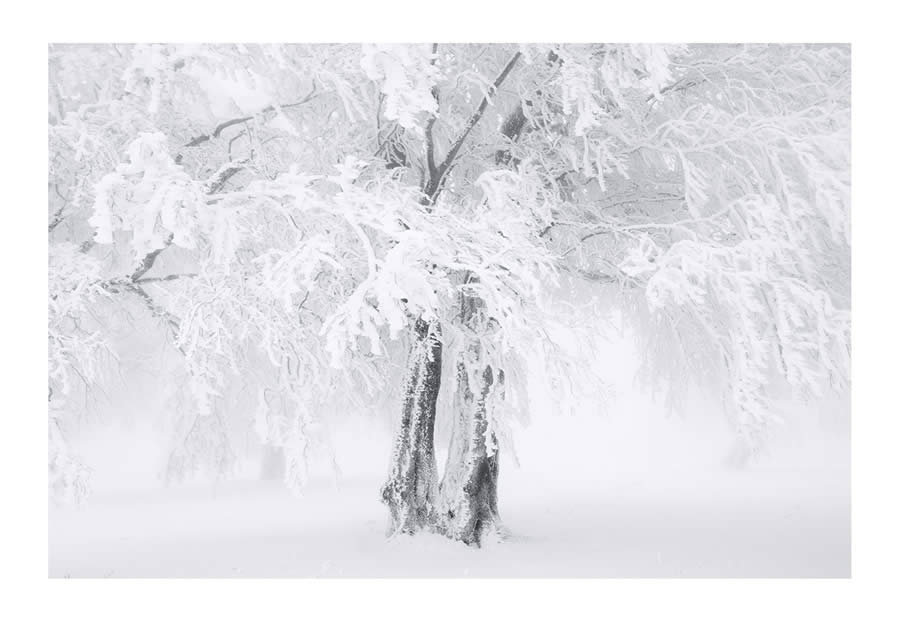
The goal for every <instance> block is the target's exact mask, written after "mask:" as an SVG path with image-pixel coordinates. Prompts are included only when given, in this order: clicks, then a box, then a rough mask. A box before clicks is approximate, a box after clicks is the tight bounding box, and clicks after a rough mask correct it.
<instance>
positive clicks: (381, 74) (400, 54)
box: [360, 44, 441, 134]
mask: <svg viewBox="0 0 900 622" xmlns="http://www.w3.org/2000/svg"><path fill="white" fill-rule="evenodd" d="M360 62H361V64H362V67H363V70H364V71H365V73H366V76H368V78H369V79H370V80H374V81H376V82H379V83H380V87H379V90H380V91H381V92H382V93H383V94H384V98H385V101H384V116H385V118H386V119H390V120H396V121H397V122H398V123H399V124H400V125H401V126H403V127H404V128H406V129H409V130H413V131H415V132H417V133H420V134H421V133H422V126H421V122H422V120H423V117H424V116H425V115H432V114H435V113H437V110H438V105H437V101H436V100H435V99H434V95H433V94H432V92H431V89H432V87H434V85H435V84H437V82H438V81H439V80H440V78H441V75H440V71H439V69H438V68H437V67H436V66H435V65H434V63H433V62H432V54H431V46H430V45H426V44H421V45H393V44H372V45H364V46H363V50H362V59H361V61H360Z"/></svg>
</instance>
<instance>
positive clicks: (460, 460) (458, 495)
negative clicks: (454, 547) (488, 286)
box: [441, 363, 502, 546]
mask: <svg viewBox="0 0 900 622" xmlns="http://www.w3.org/2000/svg"><path fill="white" fill-rule="evenodd" d="M457 373H458V374H459V376H458V382H459V398H460V400H459V402H460V407H459V410H458V412H457V414H456V419H455V421H454V426H453V432H452V436H451V439H450V452H449V454H448V456H447V468H446V471H445V473H444V479H443V481H442V482H441V520H442V523H443V527H444V531H445V534H446V535H447V537H449V538H452V539H453V540H460V541H462V542H465V543H466V544H468V545H471V546H481V543H482V541H483V540H484V538H485V536H487V535H489V534H494V535H499V534H500V533H501V532H502V525H501V523H500V513H499V512H498V510H497V482H498V477H499V474H500V460H499V458H500V455H499V452H498V447H497V437H496V435H495V434H494V432H493V430H491V429H490V423H489V420H488V417H489V415H488V408H487V400H488V397H489V395H490V392H491V391H492V390H493V389H494V372H493V370H492V368H491V366H490V365H484V366H483V367H481V368H480V369H478V370H477V371H476V372H475V374H474V378H472V379H470V375H469V373H467V370H466V369H465V368H464V365H463V364H462V363H460V364H459V368H458V372H457ZM472 380H474V382H472ZM498 380H499V379H498Z"/></svg>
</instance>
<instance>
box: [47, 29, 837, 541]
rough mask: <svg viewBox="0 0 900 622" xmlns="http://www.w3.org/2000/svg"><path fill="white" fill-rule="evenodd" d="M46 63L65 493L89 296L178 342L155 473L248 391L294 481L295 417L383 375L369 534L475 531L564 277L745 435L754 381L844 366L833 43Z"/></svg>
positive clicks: (65, 49) (194, 452) (474, 535)
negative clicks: (438, 439)
mask: <svg viewBox="0 0 900 622" xmlns="http://www.w3.org/2000/svg"><path fill="white" fill-rule="evenodd" d="M50 71H51V80H50V106H49V119H50V147H51V148H50V156H51V162H50V178H49V186H50V193H49V195H50V226H49V228H50V318H51V319H50V332H49V338H50V385H51V421H52V425H51V472H52V473H55V477H56V479H55V481H56V482H57V483H58V486H60V487H62V488H64V489H66V490H68V489H71V488H72V487H73V486H74V487H75V488H78V489H83V484H82V483H80V482H81V479H80V478H79V475H80V473H81V471H80V467H79V465H78V463H77V461H75V459H74V458H73V457H71V456H70V455H69V454H68V452H67V450H66V447H65V443H64V440H63V435H62V434H60V433H58V432H59V430H61V429H63V428H64V426H65V422H60V420H61V418H65V416H66V415H67V414H70V413H72V412H73V410H74V407H72V406H71V405H70V401H71V400H70V399H69V396H71V395H73V394H74V393H76V392H78V391H82V390H89V389H90V388H91V387H92V386H93V385H95V384H97V383H100V384H102V380H103V373H104V372H103V370H102V369H98V366H99V367H102V363H103V361H105V360H107V359H114V356H115V353H114V348H113V347H112V345H111V343H110V341H109V340H108V338H107V335H108V334H109V331H110V324H111V320H109V319H108V317H110V315H109V314H103V313H93V312H92V309H93V310H96V309H98V308H103V309H107V308H108V309H115V308H121V307H122V306H123V305H131V306H135V307H137V308H142V309H143V310H144V312H145V313H148V314H150V315H151V316H152V317H154V318H157V323H158V326H159V327H160V329H161V330H163V331H165V332H166V334H167V335H168V342H169V344H170V347H172V348H174V349H175V350H177V351H178V352H179V354H180V360H181V365H180V368H179V371H178V372H177V373H175V375H174V376H173V378H172V383H173V384H174V385H175V386H176V387H177V391H176V393H177V395H176V397H177V399H176V404H177V413H178V421H177V424H176V425H175V426H174V429H175V431H176V432H175V439H174V442H173V449H172V456H171V459H170V463H169V467H170V470H172V471H173V472H176V473H177V472H184V471H190V470H191V469H193V468H196V467H197V466H198V465H200V464H202V463H203V462H204V461H205V462H206V463H209V464H212V465H213V466H214V468H216V469H220V470H227V468H228V465H229V462H230V460H232V459H233V451H232V449H231V447H230V441H229V438H228V425H227V420H228V418H229V417H236V416H237V417H245V418H247V417H249V418H252V425H253V426H254V428H255V429H256V431H257V432H258V434H259V437H260V439H261V440H262V441H263V442H265V443H267V444H269V445H271V446H275V447H281V448H283V449H284V451H285V456H286V458H287V463H286V467H287V468H286V469H285V477H286V480H287V482H288V483H289V484H290V485H292V486H300V485H302V483H303V480H304V477H305V471H304V469H305V465H306V460H305V458H306V456H307V454H308V452H309V451H310V447H311V445H310V444H311V443H312V442H313V439H314V438H315V430H316V428H317V426H318V425H319V424H320V423H321V421H322V419H323V418H324V417H327V416H329V415H330V414H333V413H335V412H339V411H340V410H342V409H343V410H346V409H371V408H372V406H371V405H372V403H373V399H377V400H381V403H384V402H385V401H387V402H391V401H392V402H394V403H395V404H396V403H398V402H399V404H398V405H399V409H400V417H399V421H398V424H397V434H396V438H395V442H394V449H393V455H392V461H391V467H390V472H389V476H388V480H387V483H386V484H385V486H384V487H383V489H382V497H383V499H384V501H385V503H386V504H387V506H388V508H389V510H390V514H391V520H392V523H391V531H392V532H405V533H414V532H416V531H419V530H422V529H427V530H431V531H436V532H439V533H443V534H445V535H447V536H448V537H451V538H453V539H458V540H461V541H464V542H466V543H470V544H478V543H480V542H481V541H482V539H483V538H484V537H485V535H487V534H490V533H496V532H498V531H499V530H501V525H500V520H499V514H498V509H497V508H498V504H497V481H498V476H499V452H500V449H501V447H504V446H508V445H509V443H510V424H511V422H513V421H515V420H516V419H517V418H527V417H528V416H530V415H531V414H535V415H537V414H539V413H530V410H532V408H531V405H532V404H533V403H535V400H534V399H532V398H531V397H530V395H529V392H530V391H535V390H536V388H535V386H534V385H533V383H530V382H529V378H534V377H535V374H538V375H541V376H543V379H544V383H543V385H542V387H541V388H540V390H547V389H546V387H549V388H550V390H552V391H553V392H554V402H555V403H557V404H559V405H560V406H561V407H563V408H565V407H566V406H567V405H571V404H573V403H577V402H578V401H579V400H580V399H584V396H585V395H587V394H589V393H591V392H592V391H595V390H596V387H597V386H598V383H599V381H600V380H599V379H596V378H590V377H585V372H584V370H585V369H587V368H588V367H587V366H585V365H583V362H584V358H583V357H585V356H587V357H590V356H602V351H601V350H598V349H597V348H596V347H592V344H593V343H594V342H595V335H594V334H592V329H591V326H592V322H591V319H592V318H591V314H592V313H593V308H592V307H585V306H583V305H582V306H578V305H572V304H565V301H563V300H561V297H560V283H561V282H563V281H566V282H586V283H591V284H593V286H594V287H598V288H602V289H603V290H604V291H605V292H607V294H608V298H609V299H611V300H613V301H614V303H615V304H616V305H617V307H619V308H620V309H621V310H622V311H623V312H624V313H625V316H626V317H628V318H630V319H631V321H632V323H633V324H634V326H635V327H637V331H636V334H638V335H640V336H641V338H642V339H646V340H647V347H646V351H647V353H648V357H647V359H648V360H647V362H648V374H649V375H650V377H652V378H653V379H654V380H656V381H658V382H660V383H662V384H664V385H665V386H667V387H669V388H671V389H672V390H674V389H677V387H678V386H679V385H683V384H684V383H685V382H686V381H688V380H689V375H690V373H695V374H697V376H698V377H700V378H702V379H703V383H704V384H706V385H710V386H713V385H714V386H716V387H717V388H718V389H720V390H721V394H722V395H723V397H724V398H725V403H726V405H727V407H728V412H729V413H730V414H731V416H732V417H733V420H734V422H735V428H736V430H737V431H738V432H739V434H740V436H741V438H743V439H744V440H745V442H746V446H747V447H748V448H750V449H753V448H756V447H759V446H760V444H761V443H762V442H763V441H764V440H765V438H766V435H767V434H768V433H769V430H770V428H771V424H772V423H773V421H775V420H776V418H777V417H776V414H775V409H774V408H773V406H772V400H773V399H774V397H775V396H776V395H777V394H778V393H777V392H778V390H781V389H784V388H788V389H792V390H794V391H796V392H797V393H799V394H802V395H817V394H820V393H821V392H823V391H824V390H826V389H828V388H830V387H841V386H843V385H845V384H846V382H847V379H848V377H849V262H850V253H849V244H850V237H849V142H850V141H849V113H850V105H849V91H850V89H849V84H850V75H849V49H847V48H846V47H842V46H825V45H822V46H819V45H700V46H683V45H678V46H674V45H673V46H669V45H607V44H596V45H444V44H421V45H362V46H358V45H329V46H317V45H309V46H303V45H261V46H242V45H236V46H228V45H209V46H208V45H137V46H52V47H51V50H50ZM98 318H99V319H98ZM561 332H568V334H570V335H571V334H576V335H577V337H578V338H577V341H578V342H579V344H581V346H582V347H581V348H580V349H579V350H580V351H579V352H575V351H573V350H572V349H571V348H562V347H560V346H559V344H558V343H557V337H556V336H558V335H560V334H561ZM101 354H102V355H101ZM398 370H399V372H398ZM76 377H77V378H78V381H79V383H80V384H78V385H77V386H76V383H74V382H73V378H76ZM779 379H780V380H779ZM236 386H239V387H241V389H240V391H241V393H244V394H250V395H252V396H253V399H254V400H255V405H254V407H253V408H249V409H248V408H246V407H245V406H246V405H245V404H241V407H240V408H235V406H236V404H237V401H238V397H237V396H236V395H235V387H236ZM246 412H250V413H251V414H250V415H245V414H244V413H246ZM445 417H446V418H447V420H448V421H450V422H451V429H452V433H451V439H450V451H449V455H448V463H447V465H446V467H445V468H444V469H443V478H442V479H441V481H438V468H437V465H436V459H435V444H434V432H435V422H436V420H438V419H440V418H445ZM74 482H78V483H77V484H75V483H74Z"/></svg>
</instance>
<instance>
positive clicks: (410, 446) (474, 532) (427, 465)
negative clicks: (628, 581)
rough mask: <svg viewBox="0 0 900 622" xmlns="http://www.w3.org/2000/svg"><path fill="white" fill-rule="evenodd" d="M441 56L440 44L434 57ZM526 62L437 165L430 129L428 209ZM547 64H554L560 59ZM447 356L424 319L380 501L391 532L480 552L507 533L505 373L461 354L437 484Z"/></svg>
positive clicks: (469, 325)
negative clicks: (421, 534) (502, 499)
mask: <svg viewBox="0 0 900 622" xmlns="http://www.w3.org/2000/svg"><path fill="white" fill-rule="evenodd" d="M436 51H437V44H436V43H435V44H434V45H433V47H432V52H436ZM521 56H522V54H521V52H516V53H515V54H514V55H513V57H512V58H511V59H510V60H509V62H507V63H506V65H505V66H504V68H503V70H502V71H501V72H500V74H499V75H498V76H497V78H496V80H494V83H493V84H492V85H491V87H490V88H489V89H488V94H486V95H485V97H484V98H483V99H482V101H481V103H480V104H479V106H478V108H477V109H476V110H475V112H474V113H473V114H472V116H471V117H470V118H469V121H468V122H467V123H466V126H465V129H464V130H463V131H462V133H461V134H460V136H459V137H458V138H457V139H456V140H455V141H454V142H453V143H452V144H451V145H450V147H449V149H448V151H447V154H446V156H445V157H444V160H443V161H442V162H441V163H440V164H436V163H435V161H434V144H433V142H432V141H433V137H432V126H433V124H434V122H435V117H432V119H431V120H430V121H429V123H428V125H427V126H426V130H425V140H426V158H427V161H426V165H427V166H426V170H427V175H426V176H425V177H424V178H423V179H422V193H423V197H424V198H423V200H422V205H423V206H425V208H426V209H430V206H431V205H434V203H435V201H436V199H437V197H438V195H439V194H440V193H441V189H442V188H443V183H444V182H445V181H446V175H447V173H448V171H449V170H450V169H451V168H452V166H453V164H454V160H455V158H456V156H457V154H458V153H459V151H460V149H461V147H462V145H463V143H464V142H465V141H466V138H467V137H468V135H469V132H471V130H472V129H473V128H474V127H475V126H476V125H477V124H478V122H479V121H480V120H481V117H482V116H483V115H484V112H485V110H486V109H487V107H488V105H489V104H490V101H491V97H492V96H493V95H494V94H496V93H497V90H498V89H499V88H500V85H501V84H502V83H503V81H504V80H506V78H507V76H508V75H509V74H510V72H511V71H512V70H513V67H515V65H516V63H517V62H518V60H519V58H520V57H521ZM549 61H550V62H553V61H555V54H554V55H552V57H551V58H550V59H549ZM432 93H433V95H434V97H435V100H436V101H438V100H439V94H438V92H437V91H436V90H433V91H432ZM525 124H526V118H525V115H524V112H523V109H522V104H519V105H518V106H517V107H516V109H515V110H514V112H513V113H512V114H511V115H510V116H509V117H508V118H507V120H506V121H505V122H504V124H503V126H502V127H501V129H500V133H501V134H502V135H503V136H504V137H505V138H506V139H507V140H510V141H515V140H516V139H517V138H518V137H519V135H520V134H521V132H522V130H523V128H524V126H525ZM386 159H387V160H388V168H399V167H405V166H406V164H407V161H408V158H407V154H406V153H405V152H403V150H402V147H401V148H400V149H399V150H398V149H397V148H390V149H388V150H387V153H386ZM496 162H497V164H507V165H509V164H513V165H516V164H517V162H516V161H515V160H514V158H512V156H511V154H510V153H509V151H508V149H506V148H504V149H501V150H500V151H498V152H497V154H496ZM462 276H463V281H464V283H472V282H473V281H474V280H475V279H474V278H473V275H471V274H469V273H465V274H463V275H462ZM460 298H461V299H460V319H461V323H462V325H463V327H464V328H465V329H466V330H465V331H464V332H471V333H473V334H474V335H477V334H479V333H480V332H481V330H482V329H483V328H484V327H485V326H486V324H487V323H488V322H489V320H488V318H485V316H484V313H483V306H484V303H483V301H481V300H480V299H478V297H477V296H474V295H472V294H467V293H463V294H461V297H460ZM442 354H443V343H442V341H441V327H440V324H439V323H438V322H437V321H436V320H432V321H426V320H424V319H422V318H421V317H420V318H418V319H417V320H416V323H415V326H414V330H413V344H412V347H411V349H410V354H409V362H408V363H407V372H406V380H405V383H404V394H403V412H402V415H401V418H400V427H399V430H398V431H397V436H396V438H395V439H394V450H393V455H392V461H391V471H390V475H389V476H388V481H387V483H386V484H385V485H384V487H383V488H382V491H381V492H382V499H383V500H384V502H385V503H386V504H387V506H388V508H389V509H390V512H391V533H392V534H395V533H409V534H412V533H416V532H417V531H421V530H428V531H433V532H436V533H442V534H444V535H446V536H447V537H449V538H452V539H454V540H460V541H462V542H465V543H466V544H469V545H474V546H480V545H481V542H482V539H483V538H484V537H485V535H487V534H488V533H497V534H499V533H501V532H502V527H501V524H500V516H499V514H498V512H497V477H498V475H499V453H498V446H497V437H496V435H495V434H494V431H493V429H491V426H490V413H489V407H488V402H489V399H490V397H491V395H492V394H493V393H494V392H495V391H498V390H499V391H502V384H503V373H502V371H501V372H498V373H497V374H496V375H495V373H494V370H493V369H492V368H491V366H490V365H489V364H488V363H487V362H486V360H485V359H486V356H485V353H484V351H483V348H482V346H481V344H480V343H479V342H478V340H477V338H476V337H474V336H473V337H472V339H471V342H470V343H468V344H465V345H464V347H463V348H462V359H461V360H460V361H457V374H458V376H457V394H456V396H455V397H456V399H455V400H453V403H454V410H455V413H454V420H453V428H452V433H451V438H450V451H449V454H448V457H447V467H446V468H445V469H444V477H443V480H442V481H441V483H440V486H438V481H437V480H438V478H437V468H436V464H435V458H434V422H435V418H436V415H437V398H438V392H439V391H440V388H441V362H442Z"/></svg>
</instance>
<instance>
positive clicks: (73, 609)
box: [0, 0, 900, 622]
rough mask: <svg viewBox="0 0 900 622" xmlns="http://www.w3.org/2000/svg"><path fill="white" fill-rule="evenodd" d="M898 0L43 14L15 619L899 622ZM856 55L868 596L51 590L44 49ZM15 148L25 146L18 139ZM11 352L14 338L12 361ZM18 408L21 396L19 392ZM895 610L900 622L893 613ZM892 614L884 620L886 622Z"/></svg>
mask: <svg viewBox="0 0 900 622" xmlns="http://www.w3.org/2000/svg"><path fill="white" fill-rule="evenodd" d="M879 6H886V3H875V2H871V3H869V2H859V1H857V2H852V3H851V2H846V1H845V2H841V3H834V2H825V1H823V0H819V1H817V2H787V1H786V0H780V1H761V0H753V1H748V2H745V3H741V4H736V3H728V2H725V1H724V0H719V1H718V2H689V1H685V0H667V1H666V2H601V1H599V0H594V1H593V2H591V3H573V2H565V1H559V0H554V1H553V2H547V3H527V2H526V1H525V0H521V1H520V2H496V1H492V2H489V0H481V1H479V2H474V1H469V0H466V1H462V0H451V1H448V2H434V3H428V2H425V1H423V0H418V1H406V2H377V0H372V1H371V2H368V3H363V2H360V3H357V2H341V3H326V2H315V3H300V2H296V3H285V2H281V3H272V2H262V1H259V0H254V1H252V2H231V1H227V2H226V1H219V2H202V3H198V2H193V3H188V2H186V1H185V0H178V1H170V0H166V1H158V0H149V1H148V2H146V3H134V2H126V1H123V0H117V1H115V2H112V1H109V2H94V1H85V0H78V1H77V2H75V1H70V2H67V3H61V2H50V3H44V2H28V3H21V4H18V5H17V6H15V7H13V6H11V7H9V8H7V9H6V11H5V15H4V22H5V26H6V27H5V28H4V30H6V31H7V32H5V33H4V36H3V45H4V54H3V55H2V58H3V69H4V71H3V74H2V75H3V91H2V97H0V100H2V105H3V115H2V119H3V120H4V124H3V125H4V132H3V136H4V138H6V140H4V143H5V144H4V145H3V148H2V149H0V153H2V157H3V166H2V168H0V171H2V172H3V174H4V176H3V183H2V187H3V189H4V192H2V194H0V196H2V197H3V199H4V200H3V201H2V207H3V209H4V214H5V216H6V218H4V220H3V222H4V225H5V227H4V231H3V235H2V240H3V242H2V244H0V252H2V259H0V266H2V270H3V279H2V281H0V283H2V290H0V291H2V292H3V293H2V300H3V303H2V304H0V308H2V310H3V317H2V322H0V327H2V328H4V329H5V337H6V338H5V339H4V340H3V341H4V342H5V343H4V346H5V347H3V348H2V350H3V369H2V376H0V378H2V382H0V386H3V387H5V389H6V390H5V391H4V392H3V393H4V395H3V400H2V402H0V404H2V405H3V408H2V409H0V416H2V417H4V419H5V425H4V426H3V428H2V430H3V433H2V436H0V438H2V439H3V444H2V446H3V450H2V451H0V460H2V469H0V473H2V474H3V478H4V480H3V488H2V491H3V493H4V494H3V496H2V499H3V501H4V503H3V505H4V509H3V511H2V513H0V516H2V517H3V518H2V521H3V522H2V524H3V528H2V530H0V533H2V534H3V538H4V542H3V545H2V549H0V551H2V556H0V559H2V567H3V573H4V576H3V579H5V580H4V581H3V583H2V585H3V587H4V589H3V592H4V597H3V598H2V599H0V603H2V605H0V611H3V612H4V614H3V617H4V618H5V619H9V620H31V619H35V620H36V619H48V620H66V621H69V620H82V619H84V620H107V619H108V620H128V621H130V620H138V621H139V620H153V621H154V622H159V621H160V620H188V619H191V620H194V619H196V620H217V621H218V620H249V619H254V620H269V619H271V620H274V619H284V618H287V619H299V618H305V619H309V620H320V619H321V620H332V619H362V620H371V619H376V620H377V619H382V618H385V619H386V618H390V619H392V620H403V619H407V618H413V617H415V618H420V619H422V620H432V619H434V620H445V619H454V620H456V619H459V618H460V617H461V616H466V619H473V620H480V619H482V618H484V619H487V618H488V617H490V618H493V619H497V620H507V619H511V620H517V621H518V620H521V619H546V620H569V619H585V618H595V617H599V618H606V619H611V620H616V621H618V620H622V619H653V620H661V619H664V620H669V619H676V620H678V619H688V620H692V621H693V620H707V619H709V620H717V621H718V620H723V619H725V620H729V621H731V620H754V621H755V622H758V621H759V620H771V619H774V620H782V619H805V620H809V619H813V620H817V621H818V620H832V619H834V620H841V621H845V620H849V619H862V620H865V619H873V618H876V617H877V618H878V619H891V618H894V619H896V617H897V599H896V597H895V596H894V594H892V593H891V588H893V589H894V590H896V585H898V584H900V583H898V582H897V577H898V573H897V567H898V564H900V551H898V546H897V545H898V536H897V534H898V531H900V518H898V513H897V500H896V498H897V491H898V489H900V486H898V481H897V478H898V474H900V468H898V461H897V456H898V454H900V451H898V449H897V446H898V442H900V431H898V423H897V421H898V413H900V409H898V407H897V398H896V395H895V387H896V386H897V385H898V384H900V378H898V374H897V372H896V371H895V369H896V368H897V363H896V358H897V353H898V352H900V344H898V340H897V325H898V321H900V317H898V316H900V306H898V304H897V294H896V291H897V288H898V287H900V275H898V269H900V261H898V255H897V250H898V249H897V247H898V246H900V241H898V232H900V226H898V225H900V223H898V218H897V212H898V207H897V195H898V193H897V191H896V189H895V186H896V185H897V183H898V181H900V173H898V171H897V170H896V169H897V164H898V160H900V158H898V157H897V155H896V151H897V149H898V147H900V141H898V136H897V129H896V128H897V125H898V118H900V114H898V112H897V110H898V105H900V97H898V93H897V81H898V76H897V74H898V71H897V67H896V64H897V63H896V61H897V58H898V54H897V42H896V39H897V34H896V32H894V31H895V26H896V20H895V19H892V16H891V15H889V12H888V11H887V10H886V9H880V8H878V7H879ZM110 40H115V41H150V40H176V41H279V40H285V41H373V40H374V41H389V40H394V41H431V40H438V41H513V40H518V41H549V40H566V41H602V40H609V41H629V40H631V41H779V42H784V41H850V42H852V43H853V63H854V66H853V72H854V74H853V88H854V98H853V106H854V108H853V119H854V120H853V123H854V127H853V141H854V159H853V166H854V179H853V183H854V187H853V195H854V236H853V243H854V250H853V259H854V274H853V279H854V280H853V286H854V299H853V320H854V378H853V380H854V383H853V415H852V416H853V436H854V438H853V578H852V579H851V580H785V579H782V580H686V581H678V580H547V581H539V580H538V581H536V580H515V581H513V580H417V581H395V580H259V581H252V580H232V581H223V580H218V581H217V580H189V581H183V580H182V581H177V580H116V581H102V580H78V581H64V580H48V579H47V578H46V576H47V559H48V558H47V523H46V519H47V512H46V509H47V508H46V496H45V493H44V490H45V489H46V477H45V475H44V473H45V471H44V468H45V463H44V458H45V455H46V427H45V426H46V417H45V412H44V411H45V408H46V399H45V395H46V387H45V382H46V374H45V366H46V356H45V353H46V351H45V350H44V346H43V344H44V343H45V342H44V335H45V329H46V319H47V316H46V307H45V306H44V295H45V291H46V290H45V287H46V286H45V283H46V281H45V275H46V272H45V268H46V237H45V236H44V234H43V231H44V225H45V220H44V218H45V211H44V200H45V199H44V195H43V188H44V186H43V184H44V180H45V177H44V175H45V166H46V125H45V124H46V117H45V110H46V107H45V102H46V99H45V97H46V75H47V71H46V52H47V48H46V44H47V43H48V42H50V41H110ZM9 136H12V141H9V139H8V138H7V137H9ZM9 342H11V347H10V344H9ZM10 394H11V395H10ZM890 611H894V612H895V613H894V615H893V616H892V615H891V614H890ZM876 612H877V613H876Z"/></svg>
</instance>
